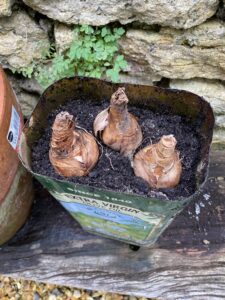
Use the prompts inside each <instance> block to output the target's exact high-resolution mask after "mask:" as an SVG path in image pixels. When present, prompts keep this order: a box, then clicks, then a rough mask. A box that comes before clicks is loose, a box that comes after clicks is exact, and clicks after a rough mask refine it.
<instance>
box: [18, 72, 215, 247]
mask: <svg viewBox="0 0 225 300" xmlns="http://www.w3.org/2000/svg"><path fill="white" fill-rule="evenodd" d="M119 86H121V84H112V83H109V82H106V81H102V80H98V79H92V78H82V77H74V78H64V79H62V80H60V81H58V82H56V83H54V84H53V85H51V86H50V87H48V88H47V90H46V91H45V92H44V93H43V95H42V96H41V99H40V102H39V103H38V105H37V107H36V108H35V110H34V112H33V114H32V116H31V118H30V120H29V121H28V122H27V124H26V125H25V127H24V130H23V133H22V137H21V141H20V158H21V161H22V162H23V164H24V166H25V167H26V168H27V169H28V170H29V171H30V172H31V173H32V174H33V175H34V176H35V177H36V178H37V179H38V180H39V181H40V182H41V183H42V185H43V186H44V187H45V188H46V189H48V191H49V192H50V193H51V194H52V196H53V197H55V199H57V200H58V201H59V202H60V203H61V205H62V206H63V207H64V208H65V209H66V210H67V211H68V212H69V213H70V214H71V215H72V216H73V217H74V218H75V219H76V220H77V221H78V222H79V223H80V225H81V226H82V227H83V228H84V229H85V230H87V231H90V232H93V233H95V234H100V235H103V236H106V237H109V238H113V239H117V240H121V241H124V242H127V243H130V244H135V245H140V246H151V245H153V244H154V243H155V241H156V240H157V238H158V237H159V236H160V234H161V233H162V232H163V231H164V230H165V229H166V228H167V227H168V225H169V224H170V223H171V222H172V220H173V219H174V217H175V216H176V215H177V214H178V213H179V212H181V211H182V210H183V208H184V206H185V205H187V204H188V203H189V202H190V201H191V200H193V199H197V198H198V194H199V189H200V188H201V187H202V185H203V184H204V182H205V180H206V176H207V169H208V163H209V150H210V143H211V140H212V134H213V125H214V116H213V112H212V109H211V107H210V105H209V104H208V103H207V102H206V101H205V100H204V99H202V98H201V97H199V96H197V95H195V94H192V93H190V92H185V91H177V90H170V89H162V88H159V87H153V86H140V85H133V84H123V86H125V89H126V94H127V96H128V98H129V103H130V105H135V106H140V105H144V106H145V108H146V107H147V109H151V110H154V111H156V112H157V111H158V110H159V107H162V106H164V107H165V108H167V109H169V110H170V112H171V113H172V114H176V115H180V116H183V117H185V118H188V120H189V122H190V123H191V124H192V125H193V126H195V127H196V130H197V132H198V133H199V135H200V137H201V138H200V144H201V150H200V152H201V153H200V159H199V164H198V168H197V171H196V174H194V176H196V182H197V189H196V192H195V193H194V194H193V195H191V196H190V197H188V198H185V197H182V198H181V199H172V200H162V199H159V198H157V196H156V197H148V198H147V197H143V196H141V195H136V194H127V193H121V192H117V191H112V190H107V189H100V188H96V187H90V186H85V185H81V184H74V183H72V182H68V181H63V180H57V179H54V178H51V177H46V176H43V175H41V174H37V173H35V172H33V171H32V168H31V156H30V152H31V148H32V145H33V144H34V143H35V142H36V141H37V140H38V139H39V138H40V136H41V134H42V133H43V131H44V129H45V128H46V126H48V125H47V116H48V114H49V113H50V112H51V111H52V110H54V109H56V108H57V107H58V106H59V105H63V104H65V103H66V102H67V101H69V100H70V99H73V98H74V96H75V95H82V99H85V96H86V98H90V95H91V98H92V99H93V100H94V101H102V100H103V99H110V97H111V95H112V93H113V92H115V90H116V89H117V88H118V87H119ZM194 124H196V125H194Z"/></svg>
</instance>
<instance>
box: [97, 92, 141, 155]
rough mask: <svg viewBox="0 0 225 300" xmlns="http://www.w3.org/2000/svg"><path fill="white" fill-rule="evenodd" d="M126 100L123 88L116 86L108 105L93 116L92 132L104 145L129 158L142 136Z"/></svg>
mask: <svg viewBox="0 0 225 300" xmlns="http://www.w3.org/2000/svg"><path fill="white" fill-rule="evenodd" d="M128 102H129V100H128V98H127V96H126V94H125V88H118V90H117V91H116V92H115V93H114V94H112V96H111V100H110V106H109V107H108V108H107V109H105V110H103V111H102V112H100V113H99V114H98V115H97V117H96V118H95V121H94V133H95V136H98V135H99V137H100V139H101V140H102V141H103V143H104V144H105V145H107V146H108V147H110V148H111V149H113V150H116V151H119V152H120V153H121V154H123V155H124V156H127V157H129V158H131V157H132V155H133V153H134V151H135V150H136V149H137V147H138V146H139V145H140V144H141V141H142V138H143V136H142V131H141V128H140V126H139V124H138V122H137V119H136V118H135V116H134V115H132V114H131V113H129V112H128V110H127V103H128Z"/></svg>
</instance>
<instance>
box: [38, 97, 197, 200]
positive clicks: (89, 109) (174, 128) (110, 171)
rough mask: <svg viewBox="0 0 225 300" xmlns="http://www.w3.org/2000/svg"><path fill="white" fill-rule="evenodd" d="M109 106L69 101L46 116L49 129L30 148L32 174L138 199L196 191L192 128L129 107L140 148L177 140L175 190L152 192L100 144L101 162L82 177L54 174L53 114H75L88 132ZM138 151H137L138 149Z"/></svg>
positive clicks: (176, 118) (173, 196)
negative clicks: (179, 166) (138, 132)
mask: <svg viewBox="0 0 225 300" xmlns="http://www.w3.org/2000/svg"><path fill="white" fill-rule="evenodd" d="M107 106H108V102H102V103H99V102H98V103H95V102H92V101H87V100H83V99H79V100H71V101H69V102H67V104H66V105H64V106H60V107H59V108H58V109H57V110H55V111H54V112H52V113H51V114H50V115H49V116H48V123H49V127H48V128H47V129H46V130H45V132H44V133H43V135H42V137H41V138H40V139H39V140H38V141H37V142H36V144H34V146H33V149H32V168H33V171H34V172H36V173H39V174H42V175H46V176H51V177H54V178H56V179H61V180H62V179H63V180H67V181H72V182H74V183H79V184H84V185H89V186H95V187H99V188H104V189H108V190H116V191H120V192H125V193H134V194H139V195H141V196H156V194H157V197H161V198H165V199H173V200H175V199H179V198H182V197H188V196H190V195H191V194H193V193H194V192H195V190H196V180H195V173H196V168H197V163H198V161H199V155H200V142H199V137H198V135H197V133H196V130H195V128H193V126H191V125H190V124H188V123H187V122H186V121H185V120H184V119H183V118H182V117H180V116H177V115H171V114H169V113H163V114H161V113H160V114H159V113H155V112H153V111H150V110H148V109H144V108H137V107H132V106H129V111H130V112H131V113H133V114H134V115H135V116H136V117H137V118H138V122H139V124H140V126H141V128H142V132H143V142H142V144H141V146H140V147H139V149H141V148H143V147H145V146H146V145H148V144H149V143H156V142H158V141H159V139H160V137H161V136H162V135H168V134H173V135H174V136H175V138H176V140H177V149H178V150H179V151H180V157H181V159H182V176H181V180H180V183H179V185H178V186H177V187H175V188H171V189H163V190H154V189H150V188H149V186H148V184H147V183H146V182H145V181H144V180H142V179H141V178H139V177H136V176H135V175H134V172H133V169H132V167H131V165H130V161H129V160H128V159H127V158H125V157H123V156H121V155H120V154H119V153H118V152H115V151H114V150H111V149H110V148H108V147H106V146H105V145H103V144H101V143H99V149H100V151H101V156H100V159H99V161H98V163H97V165H96V166H95V168H94V169H93V170H92V171H91V172H90V173H89V175H88V176H85V177H72V178H69V179H68V178H64V177H62V176H60V175H57V174H56V173H55V171H54V169H53V167H52V166H51V164H50V161H49V157H48V151H49V143H50V138H51V127H52V124H53V122H54V119H55V116H56V114H58V113H59V112H60V111H68V112H69V113H70V114H72V115H74V118H75V119H76V123H77V125H78V126H80V127H83V128H85V129H86V130H88V131H89V132H90V133H93V131H92V125H93V121H94V119H95V117H96V115H97V114H98V113H99V112H101V111H102V110H103V109H104V108H106V107H107ZM137 151H138V150H137Z"/></svg>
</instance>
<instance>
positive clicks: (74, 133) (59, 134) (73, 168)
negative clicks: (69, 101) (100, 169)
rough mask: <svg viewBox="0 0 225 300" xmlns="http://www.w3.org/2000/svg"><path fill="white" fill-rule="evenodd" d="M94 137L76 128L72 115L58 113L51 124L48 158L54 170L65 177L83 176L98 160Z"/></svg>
mask: <svg viewBox="0 0 225 300" xmlns="http://www.w3.org/2000/svg"><path fill="white" fill-rule="evenodd" d="M98 157H99V150H98V146H97V143H96V141H95V138H94V137H93V136H92V135H91V134H90V133H88V132H86V131H85V130H84V129H82V128H76V126H75V122H74V121H73V116H72V115H70V114H69V113H68V112H61V113H59V114H58V115H57V116H56V118H55V121H54V124H53V126H52V137H51V142H50V150H49V159H50V162H51V164H52V166H53V168H54V169H55V171H56V172H57V173H58V174H59V175H61V176H65V177H72V176H85V175H87V174H88V173H89V171H90V170H91V169H92V168H93V167H94V166H95V164H96V163H97V161H98Z"/></svg>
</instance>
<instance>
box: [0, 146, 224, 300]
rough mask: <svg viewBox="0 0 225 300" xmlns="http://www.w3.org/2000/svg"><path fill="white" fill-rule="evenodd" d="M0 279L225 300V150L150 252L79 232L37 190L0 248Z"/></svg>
mask: <svg viewBox="0 0 225 300" xmlns="http://www.w3.org/2000/svg"><path fill="white" fill-rule="evenodd" d="M0 273H1V274H3V275H7V276H12V277H20V278H24V279H32V280H36V281H43V282H49V283H54V284H60V285H67V286H74V287H79V288H85V289H92V290H101V291H109V292H110V291H111V292H117V293H123V294H129V295H138V296H144V297H152V298H158V299H164V300H165V299H166V300H167V299H171V300H174V299H188V300H190V299H198V300H201V299H203V300H206V299H224V298H225V151H213V152H212V154H211V163H210V172H209V178H208V181H207V184H206V186H205V187H204V189H203V190H202V193H201V196H200V197H199V200H198V202H197V203H191V204H190V205H189V206H188V207H187V208H186V209H185V210H184V211H183V212H182V213H181V214H180V215H179V216H177V217H176V219H175V220H174V221H173V223H172V224H171V225H170V226H169V228H168V229H167V230H166V231H165V232H164V233H163V235H162V236H161V237H160V239H159V240H158V242H157V244H156V245H155V246H154V247H153V248H140V249H139V250H138V251H133V250H132V249H131V248H130V247H129V245H127V244H124V243H122V242H118V241H114V240H110V239H106V238H102V237H99V236H95V235H92V234H89V233H86V232H84V231H83V230H82V229H81V228H80V226H79V225H78V224H77V223H76V221H74V220H73V219H72V217H70V215H69V214H68V213H67V212H66V211H65V210H64V209H63V208H62V207H61V206H60V205H59V204H58V203H57V202H56V201H55V200H54V199H53V198H52V197H51V196H50V195H49V194H48V193H47V192H46V191H44V190H43V189H42V188H41V187H40V186H39V185H38V192H37V193H36V200H35V204H34V206H33V209H32V212H31V215H30V218H29V220H28V221H27V223H26V224H25V226H24V227H23V228H22V229H21V230H20V231H19V232H18V233H17V235H16V236H15V237H14V238H13V239H11V240H10V242H9V243H8V244H6V245H4V246H2V247H1V248H0Z"/></svg>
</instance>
